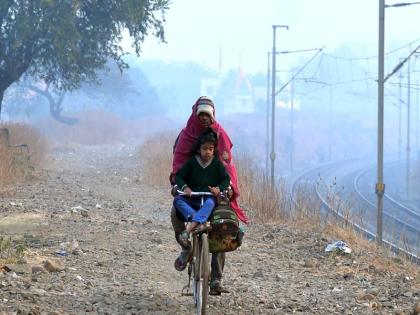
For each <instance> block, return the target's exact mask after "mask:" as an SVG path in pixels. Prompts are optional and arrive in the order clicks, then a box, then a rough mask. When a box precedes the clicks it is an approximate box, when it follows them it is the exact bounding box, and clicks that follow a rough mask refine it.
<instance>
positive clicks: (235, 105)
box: [201, 68, 255, 115]
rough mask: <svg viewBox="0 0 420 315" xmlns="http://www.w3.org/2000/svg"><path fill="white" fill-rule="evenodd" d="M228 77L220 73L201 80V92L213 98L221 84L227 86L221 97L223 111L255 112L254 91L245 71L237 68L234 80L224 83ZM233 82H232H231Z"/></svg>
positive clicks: (228, 113)
mask: <svg viewBox="0 0 420 315" xmlns="http://www.w3.org/2000/svg"><path fill="white" fill-rule="evenodd" d="M227 80H228V78H227V77H226V76H223V75H221V76H220V77H218V78H206V79H203V80H201V94H202V95H207V96H209V97H212V98H215V97H216V96H217V95H218V92H219V90H220V89H221V88H224V87H222V84H225V85H226V86H229V90H228V91H224V93H223V97H222V102H223V104H222V108H223V113H224V114H226V115H230V114H236V113H253V112H255V93H254V87H253V85H252V82H251V81H250V80H249V78H248V77H247V75H246V74H245V72H244V71H243V70H242V69H241V68H239V69H238V72H237V75H236V78H235V82H229V83H230V84H229V83H226V81H227ZM232 83H233V84H232Z"/></svg>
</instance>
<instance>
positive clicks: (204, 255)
mask: <svg viewBox="0 0 420 315" xmlns="http://www.w3.org/2000/svg"><path fill="white" fill-rule="evenodd" d="M209 255H210V253H209V240H208V237H207V234H205V233H203V234H201V258H200V274H201V277H200V278H201V279H202V290H201V314H202V315H205V314H206V311H207V309H206V308H207V298H208V296H209V277H210V263H209Z"/></svg>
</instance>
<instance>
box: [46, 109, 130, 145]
mask: <svg viewBox="0 0 420 315" xmlns="http://www.w3.org/2000/svg"><path fill="white" fill-rule="evenodd" d="M72 117H75V118H77V119H79V123H77V124H74V125H66V124H63V123H60V122H58V121H56V120H54V119H53V118H50V117H49V118H45V119H43V120H42V121H40V122H38V125H39V128H40V129H41V131H42V133H43V134H45V135H46V136H47V137H49V138H50V139H51V140H52V141H54V142H56V143H58V144H60V145H63V144H65V145H72V144H83V145H100V144H115V143H118V142H122V141H123V139H124V137H125V133H126V124H125V122H124V120H122V119H121V118H120V117H119V116H117V115H115V114H112V113H109V112H106V111H102V110H90V111H84V112H79V113H77V114H74V115H72Z"/></svg>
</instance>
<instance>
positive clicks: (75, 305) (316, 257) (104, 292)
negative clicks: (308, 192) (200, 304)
mask: <svg viewBox="0 0 420 315" xmlns="http://www.w3.org/2000/svg"><path fill="white" fill-rule="evenodd" d="M170 206H171V196H170V195H169V190H168V189H161V188H156V187H152V186H150V185H147V183H144V181H143V180H142V171H141V165H139V159H138V156H137V154H136V151H135V148H134V147H129V146H119V147H94V148H93V147H80V148H77V149H74V150H61V151H60V150H59V151H56V152H55V153H53V154H52V156H51V160H50V162H49V163H48V165H47V167H46V169H45V171H44V172H43V173H42V174H41V175H40V176H39V177H38V178H36V179H35V180H33V181H32V182H30V183H26V184H20V185H18V186H17V187H14V188H12V189H8V190H3V191H2V192H1V195H0V236H11V237H12V239H13V240H14V242H15V243H19V242H20V243H24V244H25V246H26V248H27V249H26V253H25V257H24V260H23V262H20V263H15V264H7V265H1V264H0V314H85V313H92V314H193V313H194V309H193V303H192V298H191V297H184V296H181V294H180V293H181V289H182V287H183V286H184V285H185V284H186V283H187V274H186V272H177V271H175V269H174V268H173V261H174V259H175V257H176V256H177V254H178V246H177V244H176V243H175V240H174V238H173V232H172V228H171V225H170V222H169V219H168V213H169V209H170ZM329 241H331V240H328V239H324V238H323V237H322V235H320V234H318V233H314V232H307V231H305V230H300V229H296V228H292V227H288V226H286V225H258V224H252V225H250V226H249V227H247V229H246V238H245V240H244V244H243V246H242V247H241V248H240V249H239V250H237V251H235V252H232V253H228V255H227V262H226V267H225V277H224V284H225V286H226V287H227V288H228V289H229V290H230V291H231V293H229V294H224V295H222V296H220V297H213V296H211V297H210V298H209V309H208V313H209V314H417V313H415V311H414V310H413V308H414V307H415V305H416V303H417V302H418V300H419V297H420V280H419V279H418V277H417V275H416V273H410V272H409V271H408V270H410V269H407V268H406V266H405V264H402V263H400V262H399V259H394V260H393V262H392V264H391V265H388V264H385V263H382V262H381V260H380V258H378V257H377V256H372V255H373V254H371V253H367V252H363V253H362V252H360V251H356V250H355V251H354V252H353V253H352V254H351V255H337V254H330V253H324V248H325V246H326V245H327V244H328V242H329ZM350 245H351V244H350ZM4 254H5V253H3V256H4ZM373 257H374V258H373ZM419 308H420V307H419ZM419 311H420V309H419Z"/></svg>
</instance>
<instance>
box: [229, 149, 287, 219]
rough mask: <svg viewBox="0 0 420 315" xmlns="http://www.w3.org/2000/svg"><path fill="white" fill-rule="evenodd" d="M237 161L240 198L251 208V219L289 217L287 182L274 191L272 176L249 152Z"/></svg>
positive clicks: (249, 213)
mask: <svg viewBox="0 0 420 315" xmlns="http://www.w3.org/2000/svg"><path fill="white" fill-rule="evenodd" d="M235 163H236V167H237V171H238V185H239V190H240V192H241V197H240V200H241V202H242V203H243V204H245V205H246V207H247V208H248V209H249V210H248V215H249V217H250V219H251V220H252V221H255V222H261V223H272V222H281V221H284V220H285V219H286V218H287V217H288V209H290V202H291V200H290V198H288V194H287V187H286V185H285V183H284V182H281V183H279V184H278V185H277V186H276V187H275V188H274V191H273V189H272V187H271V184H270V178H269V177H267V176H266V175H265V174H264V172H263V171H262V170H261V169H260V168H259V167H258V166H257V163H256V161H255V160H254V159H253V158H252V157H251V156H250V155H249V154H239V155H238V156H237V158H236V160H235Z"/></svg>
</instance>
